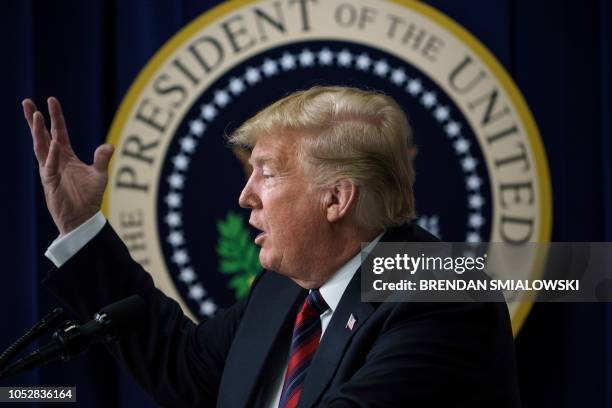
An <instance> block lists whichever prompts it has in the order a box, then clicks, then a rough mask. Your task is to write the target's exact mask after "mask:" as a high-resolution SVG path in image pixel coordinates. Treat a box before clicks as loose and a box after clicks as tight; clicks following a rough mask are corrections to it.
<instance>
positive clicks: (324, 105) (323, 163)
mask: <svg viewBox="0 0 612 408" xmlns="http://www.w3.org/2000/svg"><path fill="white" fill-rule="evenodd" d="M283 131H297V132H301V133H304V134H305V137H304V139H303V140H302V142H301V143H300V144H299V146H298V158H299V159H301V160H299V161H300V163H305V164H307V165H305V166H304V169H305V171H307V173H308V174H309V176H310V177H311V178H312V181H313V183H314V185H315V186H325V185H330V184H333V183H335V182H337V181H338V180H340V179H348V180H350V181H351V182H352V183H354V184H355V185H356V186H357V189H358V197H357V208H356V214H357V219H358V222H359V223H360V224H361V225H362V226H364V227H366V228H374V229H381V228H387V227H390V226H392V225H398V224H402V223H404V222H406V221H409V220H411V219H412V218H414V215H415V208H414V195H413V191H412V186H413V184H414V169H413V167H412V157H411V153H410V148H411V146H412V141H411V140H412V134H411V129H410V125H409V124H408V119H407V118H406V115H405V114H404V112H403V111H402V109H401V108H400V106H399V105H398V104H397V103H396V102H395V101H394V100H393V99H392V98H391V97H389V96H387V95H384V94H382V93H380V92H373V91H366V90H361V89H357V88H349V87H337V86H335V87H323V86H315V87H313V88H310V89H307V90H304V91H298V92H295V93H292V94H290V95H288V96H286V97H285V98H283V99H281V100H279V101H277V102H275V103H273V104H272V105H270V106H268V107H267V108H265V109H263V110H261V111H260V112H258V113H257V114H256V115H255V116H253V117H252V118H251V119H249V120H247V121H246V122H245V123H244V124H242V126H240V127H239V128H238V129H237V130H236V131H235V132H234V133H233V134H232V135H230V137H229V142H230V144H232V145H235V146H241V147H244V148H247V149H252V148H253V147H254V146H255V143H256V142H257V139H258V138H259V137H261V136H263V135H272V134H274V135H277V134H278V135H280V134H282V132H283Z"/></svg>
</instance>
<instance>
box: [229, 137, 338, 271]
mask: <svg viewBox="0 0 612 408" xmlns="http://www.w3.org/2000/svg"><path fill="white" fill-rule="evenodd" d="M301 137H303V136H300V135H299V134H287V135H270V136H266V137H262V138H260V139H259V140H258V141H257V143H256V145H255V147H254V149H253V152H252V154H251V158H250V160H249V162H250V163H251V165H252V166H253V172H252V173H251V176H250V177H249V180H248V181H247V184H246V185H245V187H244V189H243V190H242V194H240V199H239V203H240V206H241V207H243V208H250V209H251V218H250V220H249V223H250V224H251V225H252V226H254V227H255V228H257V229H258V230H261V231H262V232H261V233H260V234H258V235H257V237H256V238H255V244H257V245H259V246H261V251H260V253H259V261H260V263H261V265H262V266H263V267H264V268H265V269H270V270H274V271H276V272H279V273H281V274H283V275H286V276H289V277H291V278H296V279H298V280H301V279H304V278H307V275H308V271H307V270H308V268H310V267H312V266H313V258H316V253H315V251H316V241H317V236H321V235H320V234H321V233H323V231H324V229H325V224H326V217H325V211H324V207H323V201H322V198H321V194H320V193H318V192H317V191H316V190H315V189H314V188H313V187H312V186H311V184H310V183H309V181H308V179H307V177H306V175H305V174H304V171H303V169H302V167H301V166H300V165H299V163H298V162H297V146H298V143H300V140H301ZM304 274H306V276H304Z"/></svg>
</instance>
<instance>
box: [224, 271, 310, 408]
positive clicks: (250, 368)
mask: <svg viewBox="0 0 612 408" xmlns="http://www.w3.org/2000/svg"><path fill="white" fill-rule="evenodd" d="M306 294H307V292H306V291H305V290H304V289H302V288H300V287H299V286H298V285H295V284H293V283H290V284H287V285H283V287H282V288H278V287H274V286H273V287H271V288H268V290H261V291H255V292H254V296H253V298H252V299H251V301H250V302H249V306H248V307H247V309H246V311H245V314H244V316H243V318H242V321H241V324H240V327H239V329H238V331H237V333H236V336H235V338H234V343H233V344H232V348H231V350H230V353H229V355H228V358H227V360H226V364H225V368H224V373H223V379H222V383H221V387H220V391H219V401H218V404H217V406H220V407H245V406H248V405H249V400H250V399H251V398H252V397H253V395H254V394H253V392H254V391H255V387H256V385H258V384H257V383H258V379H259V378H260V377H261V373H262V369H263V368H264V365H265V364H266V361H267V359H268V358H269V356H270V353H271V352H273V350H272V347H273V345H274V344H275V343H276V340H277V337H278V336H279V334H280V333H281V332H282V328H283V325H284V324H285V323H286V321H287V319H291V320H292V321H293V318H294V313H292V312H293V311H294V310H295V309H296V308H297V307H299V304H301V303H302V302H303V300H304V298H305V296H306ZM256 298H257V299H256ZM266 379H268V378H266Z"/></svg>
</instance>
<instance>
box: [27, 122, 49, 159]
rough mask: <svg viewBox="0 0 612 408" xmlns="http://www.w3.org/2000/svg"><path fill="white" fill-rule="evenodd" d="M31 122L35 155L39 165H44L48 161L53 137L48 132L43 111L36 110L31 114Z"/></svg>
mask: <svg viewBox="0 0 612 408" xmlns="http://www.w3.org/2000/svg"><path fill="white" fill-rule="evenodd" d="M31 122H32V126H31V129H32V140H33V142H34V155H35V156H36V160H37V161H38V165H39V166H40V167H43V166H44V165H45V162H46V161H47V155H48V154H49V145H50V144H51V139H49V134H48V132H47V128H46V127H45V119H44V117H43V115H42V113H40V112H38V111H36V112H34V113H33V114H32V116H31Z"/></svg>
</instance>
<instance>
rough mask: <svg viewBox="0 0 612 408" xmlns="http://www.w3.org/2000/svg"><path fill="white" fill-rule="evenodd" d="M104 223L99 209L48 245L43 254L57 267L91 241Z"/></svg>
mask: <svg viewBox="0 0 612 408" xmlns="http://www.w3.org/2000/svg"><path fill="white" fill-rule="evenodd" d="M105 224H106V218H104V215H102V213H101V212H100V211H98V212H97V213H96V214H95V215H94V216H93V217H91V218H90V219H88V220H87V221H85V222H84V223H83V224H81V225H79V226H78V227H77V228H75V229H73V230H72V231H70V232H69V233H68V234H66V235H64V236H63V237H58V238H56V239H55V241H53V242H52V243H51V245H49V248H47V251H46V252H45V256H46V257H47V258H49V260H51V262H53V264H54V265H55V266H56V267H57V268H59V267H61V266H62V265H63V264H65V263H66V262H67V261H68V260H69V259H70V258H72V257H73V256H74V255H75V254H76V253H77V252H79V251H80V250H81V248H83V247H84V246H85V245H86V244H87V243H88V242H89V241H91V240H92V239H93V238H94V237H95V236H96V235H98V233H99V232H100V231H102V228H104V225H105Z"/></svg>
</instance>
